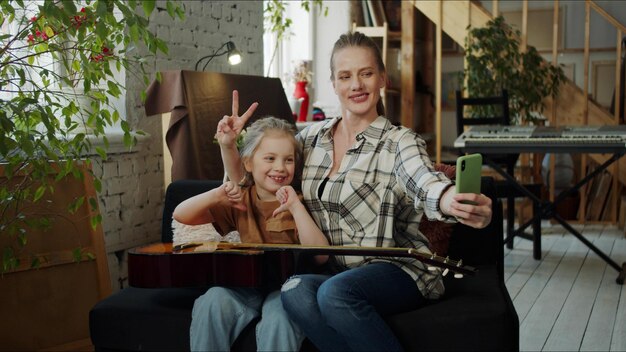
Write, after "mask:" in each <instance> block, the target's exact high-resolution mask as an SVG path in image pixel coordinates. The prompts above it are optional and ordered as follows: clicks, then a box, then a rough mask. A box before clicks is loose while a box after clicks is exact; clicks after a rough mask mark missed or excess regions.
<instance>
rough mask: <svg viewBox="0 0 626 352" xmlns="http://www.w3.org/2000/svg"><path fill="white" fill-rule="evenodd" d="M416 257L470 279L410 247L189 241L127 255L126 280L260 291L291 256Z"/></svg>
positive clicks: (282, 272)
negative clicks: (267, 278) (301, 254)
mask: <svg viewBox="0 0 626 352" xmlns="http://www.w3.org/2000/svg"><path fill="white" fill-rule="evenodd" d="M297 252H300V253H310V254H329V255H358V256H386V257H410V258H415V259H417V260H419V261H421V262H423V263H425V264H426V265H428V268H429V270H436V269H435V268H442V269H443V273H442V274H443V275H446V274H447V273H448V272H450V271H451V272H453V273H454V277H455V278H462V277H463V275H474V274H475V273H476V272H477V270H476V268H474V267H471V266H468V265H464V264H463V262H462V260H459V261H454V260H451V259H450V258H448V257H441V256H438V255H436V254H430V253H423V252H419V251H418V250H416V249H414V248H380V247H351V246H304V245H299V244H268V243H227V242H197V243H196V242H194V243H185V244H182V245H177V246H173V245H172V243H154V244H150V245H147V246H142V247H137V248H134V249H131V250H130V251H129V252H128V280H129V284H130V285H131V286H134V287H153V288H154V287H193V286H213V285H220V286H239V287H259V286H261V285H262V284H263V283H264V281H265V279H266V276H267V273H268V269H269V270H271V272H272V273H273V274H274V275H275V276H276V275H278V277H279V278H280V279H281V280H283V281H284V280H286V279H287V278H288V277H289V276H291V275H292V274H293V272H294V260H293V255H294V253H297Z"/></svg>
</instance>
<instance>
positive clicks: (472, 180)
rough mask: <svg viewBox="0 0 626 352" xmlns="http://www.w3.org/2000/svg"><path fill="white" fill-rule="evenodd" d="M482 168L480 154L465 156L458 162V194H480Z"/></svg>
mask: <svg viewBox="0 0 626 352" xmlns="http://www.w3.org/2000/svg"><path fill="white" fill-rule="evenodd" d="M482 166H483V157H482V155H480V154H470V155H463V156H461V157H459V158H458V159H457V160H456V181H455V182H456V193H476V194H479V193H480V176H481V169H482Z"/></svg>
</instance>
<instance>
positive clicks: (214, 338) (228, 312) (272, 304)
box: [189, 287, 304, 351]
mask: <svg viewBox="0 0 626 352" xmlns="http://www.w3.org/2000/svg"><path fill="white" fill-rule="evenodd" d="M258 316H261V320H260V321H259V322H258V323H257V325H256V343H257V350H259V351H297V350H299V349H300V345H301V344H302V341H303V340H304V334H303V333H302V332H301V330H300V329H299V328H298V327H297V326H296V325H295V324H294V323H292V322H291V320H289V317H288V316H287V313H286V312H285V310H284V309H283V305H282V303H281V301H280V292H279V291H273V292H271V293H270V294H269V295H267V297H265V295H264V294H263V293H262V292H261V291H259V290H257V289H254V288H225V287H211V288H210V289H209V290H208V291H207V292H206V293H205V294H204V295H202V296H200V297H198V298H197V299H196V301H195V302H194V305H193V312H192V317H191V328H190V331H189V335H190V340H191V350H192V351H229V350H230V347H231V345H232V344H233V342H235V340H236V339H237V337H238V336H239V334H240V333H241V331H242V330H243V329H244V328H245V327H246V326H247V325H248V324H249V323H250V322H251V321H252V320H253V319H255V318H256V317H258Z"/></svg>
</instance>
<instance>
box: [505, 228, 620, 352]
mask: <svg viewBox="0 0 626 352" xmlns="http://www.w3.org/2000/svg"><path fill="white" fill-rule="evenodd" d="M574 227H575V228H576V229H577V230H578V231H579V232H581V233H582V234H583V235H584V236H585V238H587V239H588V240H589V241H591V242H592V243H593V244H594V245H595V246H596V247H598V248H599V249H600V250H602V251H603V252H604V253H606V254H607V255H608V256H609V257H610V258H611V259H612V260H613V261H615V262H616V263H617V264H619V265H620V266H621V265H622V263H624V262H626V238H625V237H624V232H623V231H621V230H618V229H616V227H615V226H603V225H586V226H583V225H575V226H574ZM504 263H505V268H504V270H505V280H506V286H507V288H508V291H509V294H510V296H511V299H512V300H513V304H514V305H515V309H516V310H517V314H518V316H519V321H520V350H522V351H626V288H624V286H622V285H618V284H617V283H616V282H615V279H616V278H617V275H618V271H617V270H615V269H614V268H613V267H612V266H610V265H608V264H607V263H606V262H605V261H604V260H603V259H602V258H600V257H599V256H598V255H597V254H596V253H595V252H593V251H591V250H590V249H589V248H588V247H587V246H586V245H585V244H584V243H582V242H581V241H580V240H579V239H577V238H576V237H574V236H573V235H571V234H569V233H568V232H566V231H565V230H564V229H563V227H561V226H560V225H559V226H557V225H550V224H549V223H548V222H544V225H543V226H542V257H541V260H535V259H533V257H532V242H531V241H528V240H524V239H519V238H516V239H515V243H514V248H513V249H512V250H509V249H507V248H506V247H505V261H504Z"/></svg>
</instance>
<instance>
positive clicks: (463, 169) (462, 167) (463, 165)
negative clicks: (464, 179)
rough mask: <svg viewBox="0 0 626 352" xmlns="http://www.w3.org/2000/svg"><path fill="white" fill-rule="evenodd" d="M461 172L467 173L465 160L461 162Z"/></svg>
mask: <svg viewBox="0 0 626 352" xmlns="http://www.w3.org/2000/svg"><path fill="white" fill-rule="evenodd" d="M461 171H465V160H463V161H461Z"/></svg>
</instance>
